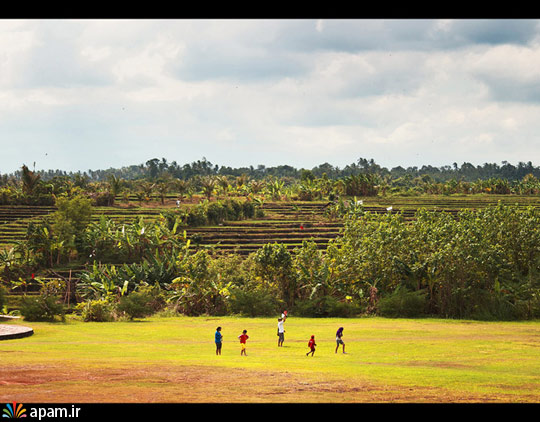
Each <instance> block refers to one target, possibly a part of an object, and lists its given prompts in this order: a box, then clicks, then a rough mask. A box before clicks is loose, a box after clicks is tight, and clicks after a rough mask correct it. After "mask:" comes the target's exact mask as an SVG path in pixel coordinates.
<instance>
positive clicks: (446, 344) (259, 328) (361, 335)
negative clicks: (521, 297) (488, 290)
mask: <svg viewBox="0 0 540 422" xmlns="http://www.w3.org/2000/svg"><path fill="white" fill-rule="evenodd" d="M276 323H277V321H276V319H275V318H238V317H220V318H218V317H208V318H206V317H197V318H190V317H152V318H149V319H145V320H141V321H133V322H113V323H83V322H80V321H77V320H74V319H68V321H67V322H66V323H28V322H24V321H22V322H11V323H10V324H21V325H27V326H31V327H32V328H33V329H34V332H35V334H34V335H33V336H31V337H27V338H24V339H19V340H6V341H2V342H0V362H1V365H0V400H3V402H4V403H7V402H12V401H17V402H23V403H24V402H34V403H39V402H41V403H59V402H64V403H65V402H70V403H94V402H95V403H119V402H120V403H134V402H139V403H298V402H301V403H315V402H324V403H374V402H375V403H388V402H396V403H398V402H414V403H423V402H424V403H425V402H429V403H471V402H472V403H488V402H504V403H525V402H529V403H531V402H538V401H540V349H539V344H540V325H539V324H538V322H497V323H493V322H476V321H455V320H442V319H419V320H405V319H384V318H357V319H344V320H340V319H331V318H330V319H308V318H294V317H290V318H289V319H288V320H287V322H286V323H285V328H286V333H285V344H284V347H282V348H278V347H277V335H276ZM218 325H219V326H221V327H223V331H222V333H223V336H224V345H223V351H222V355H221V356H216V355H215V346H214V343H213V337H214V332H215V328H216V327H217V326H218ZM339 326H343V327H345V331H344V340H345V342H346V352H347V353H346V354H342V353H341V349H340V350H339V351H338V353H337V354H336V353H335V341H334V338H335V337H334V336H335V331H336V330H337V328H338V327H339ZM243 329H247V330H248V335H249V336H250V339H249V340H248V344H247V356H240V347H239V344H238V340H237V336H238V335H239V334H240V333H241V331H242V330H243ZM312 334H313V335H315V339H316V341H317V351H316V352H315V355H314V356H313V357H311V356H309V357H306V352H307V351H308V348H307V342H308V340H309V337H310V336H311V335H312Z"/></svg>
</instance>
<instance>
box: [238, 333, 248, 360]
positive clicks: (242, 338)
mask: <svg viewBox="0 0 540 422" xmlns="http://www.w3.org/2000/svg"><path fill="white" fill-rule="evenodd" d="M238 338H239V339H240V347H241V348H242V349H241V350H240V356H242V355H244V356H247V354H246V340H247V339H248V338H249V336H248V335H247V330H244V331H242V334H240V335H239V336H238Z"/></svg>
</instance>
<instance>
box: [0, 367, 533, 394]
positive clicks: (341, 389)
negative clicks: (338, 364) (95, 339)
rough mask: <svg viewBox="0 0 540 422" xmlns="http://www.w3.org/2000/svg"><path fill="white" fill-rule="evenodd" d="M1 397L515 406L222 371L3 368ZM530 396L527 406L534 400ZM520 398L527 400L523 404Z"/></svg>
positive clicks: (420, 390) (416, 390)
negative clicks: (464, 403) (468, 403)
mask: <svg viewBox="0 0 540 422" xmlns="http://www.w3.org/2000/svg"><path fill="white" fill-rule="evenodd" d="M0 380H1V381H0V400H2V401H3V402H5V403H8V402H11V401H17V402H23V403H24V402H33V403H60V402H64V403H65V402H69V403H388V402H435V403H441V402H445V403H448V402H505V401H506V402H511V401H512V397H511V396H508V397H504V396H501V395H500V394H497V395H495V394H493V396H489V395H473V394H469V393H463V394H460V393H456V392H449V391H445V390H442V389H437V388H427V387H403V386H396V385H375V384H370V383H367V382H362V381H357V380H345V381H344V380H343V379H338V378H332V377H330V376H326V375H325V376H324V377H323V376H322V375H321V374H307V375H299V374H296V373H290V372H279V373H276V372H269V371H253V370H249V371H246V370H242V369H237V368H234V369H233V368H221V367H201V366H194V367H186V366H173V365H171V366H140V367H137V366H134V367H129V368H124V369H118V368H114V369H113V368H107V367H99V368H77V367H70V366H69V365H50V366H49V365H28V366H17V367H11V368H0ZM537 399H538V397H531V399H530V400H529V401H536V400H537ZM522 401H523V400H522Z"/></svg>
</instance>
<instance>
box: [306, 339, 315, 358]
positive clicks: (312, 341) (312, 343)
mask: <svg viewBox="0 0 540 422" xmlns="http://www.w3.org/2000/svg"><path fill="white" fill-rule="evenodd" d="M316 345H317V344H316V343H315V336H311V339H309V342H308V347H309V348H310V351H309V352H307V353H306V356H307V355H309V354H310V353H311V357H313V354H314V353H315V346H316Z"/></svg>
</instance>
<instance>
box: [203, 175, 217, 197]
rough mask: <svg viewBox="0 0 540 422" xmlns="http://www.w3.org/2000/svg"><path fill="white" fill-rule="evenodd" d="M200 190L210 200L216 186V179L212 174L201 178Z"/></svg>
mask: <svg viewBox="0 0 540 422" xmlns="http://www.w3.org/2000/svg"><path fill="white" fill-rule="evenodd" d="M201 187H202V192H203V194H204V195H205V196H206V198H207V199H208V200H209V201H210V198H211V196H212V194H213V193H214V188H215V187H216V179H215V178H214V177H212V176H204V177H202V178H201Z"/></svg>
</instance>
